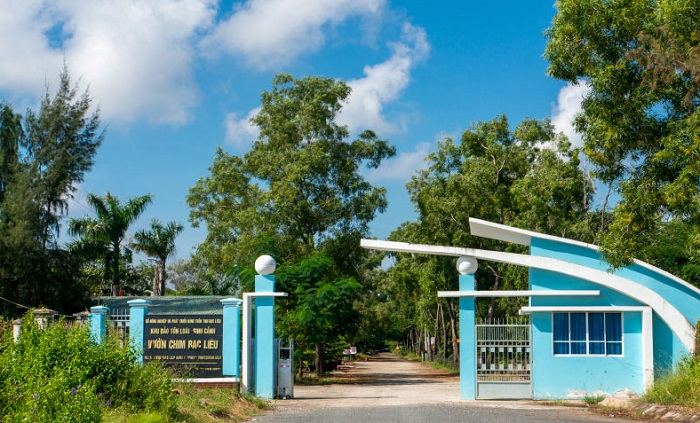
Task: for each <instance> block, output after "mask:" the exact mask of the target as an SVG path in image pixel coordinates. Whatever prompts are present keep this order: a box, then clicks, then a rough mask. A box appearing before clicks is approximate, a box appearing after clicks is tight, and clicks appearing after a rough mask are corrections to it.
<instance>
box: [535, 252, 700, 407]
mask: <svg viewBox="0 0 700 423" xmlns="http://www.w3.org/2000/svg"><path fill="white" fill-rule="evenodd" d="M530 254H531V255H532V256H542V257H550V258H555V259H559V260H563V261H567V262H570V263H574V264H579V265H583V266H586V267H590V268H594V269H598V270H602V271H608V269H609V265H608V264H607V263H606V262H604V261H603V260H602V259H601V256H600V254H599V253H598V252H597V251H596V250H594V249H591V248H586V247H583V246H580V245H572V244H569V243H565V242H558V241H555V240H550V239H538V238H532V241H531V247H530ZM615 274H616V275H619V276H622V277H625V278H627V279H630V280H633V281H635V282H637V283H639V284H640V285H643V286H645V287H648V288H650V289H651V290H653V291H655V292H656V293H658V294H659V295H661V296H662V297H664V299H665V300H666V301H668V302H669V303H670V304H671V305H673V306H674V307H676V308H677V309H678V310H679V311H680V312H681V313H682V314H683V315H684V316H685V317H686V319H688V321H689V322H691V323H693V324H695V322H696V321H697V320H698V318H700V293H698V291H696V290H694V289H692V288H690V287H688V286H686V285H684V284H682V283H679V282H678V281H677V280H674V279H673V278H671V277H669V276H668V275H666V274H664V273H663V272H659V271H654V270H653V269H648V268H646V267H644V266H641V265H638V264H633V265H631V266H629V267H627V268H623V269H618V270H617V271H616V272H615ZM530 285H531V286H530V288H531V289H533V290H537V289H597V290H599V291H600V294H601V295H600V296H597V297H565V298H562V297H548V298H542V297H533V298H532V299H531V305H533V306H541V305H549V306H552V305H562V306H564V305H565V306H594V305H598V306H639V305H644V304H640V303H639V302H638V301H636V300H634V299H632V298H629V297H627V296H626V295H625V294H622V293H619V292H617V291H614V290H612V289H609V288H606V287H602V286H600V285H597V284H594V283H591V282H587V281H584V280H580V279H577V278H573V277H566V276H562V275H558V274H555V273H552V272H546V271H539V270H536V269H531V270H530ZM652 320H653V340H654V341H653V342H654V348H653V350H654V369H655V372H654V373H655V376H656V377H658V376H660V375H661V374H663V373H664V372H665V371H667V370H668V369H670V368H671V367H672V366H673V363H676V362H678V360H680V359H681V358H682V357H683V356H685V355H687V353H688V352H687V350H686V349H685V347H684V346H683V344H682V342H681V341H680V339H679V338H678V337H677V336H676V335H675V334H674V333H673V331H672V330H671V329H670V328H669V327H668V325H667V324H666V323H665V322H664V321H663V320H662V319H661V318H660V317H659V316H658V315H656V313H654V315H653V319H652ZM641 322H642V320H641V313H640V312H625V313H624V352H623V356H622V357H554V355H553V354H552V333H551V331H552V314H551V313H535V314H534V315H533V390H534V392H535V397H536V398H546V397H550V396H556V395H561V394H562V393H563V389H565V388H564V385H562V384H561V383H555V384H552V380H561V376H560V375H561V373H560V374H559V376H557V373H556V372H557V371H562V370H564V369H566V370H565V371H566V374H570V375H572V378H575V379H572V380H576V379H578V380H579V381H581V382H582V386H586V385H587V384H588V383H589V382H590V384H591V386H592V387H593V386H595V388H594V389H599V390H602V391H605V392H615V390H619V389H622V388H620V387H623V388H624V387H626V388H627V389H630V390H633V391H636V392H638V393H641V392H643V380H642V379H643V377H642V376H643V369H642V358H641V351H642V350H643V348H642V343H641V342H642V338H641ZM548 362H549V363H551V365H548V364H545V366H542V363H548ZM536 363H539V364H540V365H539V366H538V365H537V364H536ZM560 363H564V364H562V365H561V366H560ZM598 368H600V369H603V368H604V369H605V370H606V371H608V373H607V374H605V377H606V381H605V382H596V377H597V376H598V375H597V372H598V371H597V370H596V369H598ZM623 368H627V369H629V370H627V371H624V370H623ZM557 369H558V370H557ZM542 378H544V379H542ZM567 379H569V378H567ZM601 380H602V379H601ZM542 382H544V383H546V386H547V388H548V389H544V386H545V385H544V384H543V383H542ZM603 385H606V386H607V387H608V388H605V389H604V388H603ZM538 386H539V387H542V389H538ZM616 388H619V389H616ZM585 389H586V390H588V388H585ZM608 389H612V391H610V390H608ZM555 392H556V394H555Z"/></svg>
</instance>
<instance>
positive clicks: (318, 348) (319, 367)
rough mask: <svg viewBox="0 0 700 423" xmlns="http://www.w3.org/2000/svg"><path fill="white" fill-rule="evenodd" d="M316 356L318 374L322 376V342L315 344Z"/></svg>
mask: <svg viewBox="0 0 700 423" xmlns="http://www.w3.org/2000/svg"><path fill="white" fill-rule="evenodd" d="M314 356H315V357H314V361H315V364H316V375H317V376H319V377H320V376H321V375H322V374H323V349H322V348H321V344H316V345H315V346H314Z"/></svg>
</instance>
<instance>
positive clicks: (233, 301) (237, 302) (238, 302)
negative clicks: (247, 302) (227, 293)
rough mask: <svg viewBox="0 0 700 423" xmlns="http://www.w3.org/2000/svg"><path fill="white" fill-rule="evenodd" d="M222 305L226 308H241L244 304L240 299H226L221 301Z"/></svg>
mask: <svg viewBox="0 0 700 423" xmlns="http://www.w3.org/2000/svg"><path fill="white" fill-rule="evenodd" d="M221 304H223V305H225V306H229V305H230V306H239V305H241V304H243V300H241V299H238V298H224V299H223V300H221Z"/></svg>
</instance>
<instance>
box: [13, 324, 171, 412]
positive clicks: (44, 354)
mask: <svg viewBox="0 0 700 423" xmlns="http://www.w3.org/2000/svg"><path fill="white" fill-rule="evenodd" d="M136 358H137V355H136V352H135V351H134V350H133V349H132V348H130V347H127V348H120V346H119V344H118V341H117V340H116V339H113V338H109V339H106V340H105V342H104V343H103V344H99V345H98V344H97V343H96V342H94V340H93V339H91V337H90V333H89V331H88V329H87V328H77V327H76V328H73V329H64V327H63V324H62V322H59V323H56V324H51V325H48V327H47V328H45V329H43V330H42V329H39V328H38V327H37V325H36V324H35V323H34V320H33V319H32V318H31V317H28V318H25V319H24V321H23V323H22V331H21V335H20V338H19V342H18V343H14V342H13V339H12V334H11V333H6V334H4V336H3V338H2V343H1V344H0V415H2V416H5V417H4V418H5V420H3V421H7V422H22V421H25V422H26V421H32V422H98V421H101V414H102V410H103V409H104V408H112V407H124V408H126V409H128V410H133V411H147V412H157V413H161V414H162V415H165V416H172V415H174V413H175V411H176V398H175V396H174V394H173V393H172V392H171V389H172V384H171V382H170V378H169V375H168V374H167V372H165V371H164V369H163V368H162V367H161V366H159V365H157V364H154V365H152V364H149V365H141V364H140V363H138V362H137V361H136Z"/></svg>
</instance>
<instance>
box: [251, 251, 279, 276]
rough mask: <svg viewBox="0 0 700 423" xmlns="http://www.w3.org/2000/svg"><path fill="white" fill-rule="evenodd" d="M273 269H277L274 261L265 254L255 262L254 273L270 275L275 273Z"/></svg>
mask: <svg viewBox="0 0 700 423" xmlns="http://www.w3.org/2000/svg"><path fill="white" fill-rule="evenodd" d="M275 269H277V263H276V262H275V259H273V258H272V257H271V256H268V255H267V254H266V255H264V256H260V257H258V259H257V260H255V271H256V272H258V274H259V275H271V274H273V273H275Z"/></svg>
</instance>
